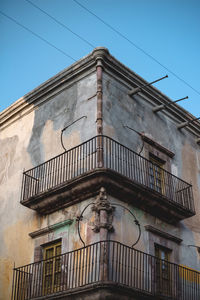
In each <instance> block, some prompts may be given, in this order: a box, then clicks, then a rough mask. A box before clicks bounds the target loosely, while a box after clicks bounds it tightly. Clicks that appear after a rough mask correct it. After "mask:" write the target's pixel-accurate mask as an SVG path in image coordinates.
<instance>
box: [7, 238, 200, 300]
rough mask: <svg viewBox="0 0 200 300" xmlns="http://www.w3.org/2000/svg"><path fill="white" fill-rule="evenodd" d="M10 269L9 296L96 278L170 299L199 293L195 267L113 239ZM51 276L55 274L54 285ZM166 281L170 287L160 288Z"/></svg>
mask: <svg viewBox="0 0 200 300" xmlns="http://www.w3.org/2000/svg"><path fill="white" fill-rule="evenodd" d="M56 266H57V267H56ZM163 266H164V269H163ZM162 270H163V271H162ZM13 272H14V273H13V290H12V300H17V299H18V300H19V299H20V300H25V299H26V300H28V299H34V298H37V297H40V296H45V295H50V294H54V293H56V292H62V291H66V290H71V289H73V288H77V287H81V286H85V285H88V284H94V283H97V282H98V283H100V282H111V283H117V284H123V285H125V286H128V287H130V288H133V289H135V290H137V291H142V292H146V293H149V294H150V295H156V294H157V293H158V294H159V295H160V296H162V295H163V296H170V297H172V298H170V299H177V296H178V295H179V296H180V295H181V296H182V298H181V299H188V295H189V294H190V295H193V297H192V298H191V297H190V298H191V299H193V300H198V299H199V294H200V291H199V285H200V272H199V271H196V270H192V269H190V268H188V267H185V266H181V265H178V264H175V263H171V262H169V261H167V260H162V259H160V258H158V257H156V256H153V255H150V254H147V253H145V252H143V251H140V250H137V249H135V248H132V247H130V246H127V245H124V244H122V243H121V242H118V241H114V240H104V241H99V242H95V243H93V244H90V245H87V246H86V247H82V248H79V249H75V250H72V251H69V252H66V253H64V254H61V255H57V256H53V257H50V258H48V259H45V260H41V261H40V262H36V263H32V264H29V265H26V266H22V267H18V268H14V269H13ZM162 272H164V273H162ZM166 272H167V273H166ZM166 274H167V277H166ZM163 275H164V277H163ZM56 276H58V277H56ZM59 276H60V277H59ZM53 278H54V279H53ZM55 278H58V281H57V282H56V285H55V281H54V280H55ZM59 278H60V279H59ZM166 279H167V281H166ZM166 284H167V286H168V287H170V290H166V289H164V287H166ZM161 288H163V290H160V289H161ZM188 293H189V294H188ZM160 299H162V298H160Z"/></svg>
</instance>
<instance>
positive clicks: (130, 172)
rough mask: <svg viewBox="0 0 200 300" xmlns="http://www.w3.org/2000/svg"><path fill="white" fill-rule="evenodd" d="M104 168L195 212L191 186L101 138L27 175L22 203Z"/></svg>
mask: <svg viewBox="0 0 200 300" xmlns="http://www.w3.org/2000/svg"><path fill="white" fill-rule="evenodd" d="M101 168H106V169H110V170H113V171H115V172H117V173H119V174H121V175H123V176H126V177H128V178H129V179H130V180H132V181H135V182H137V183H139V184H141V185H143V186H146V187H148V188H150V189H151V190H154V191H155V192H157V193H159V194H161V195H163V196H165V197H166V198H167V199H168V200H169V201H170V202H173V203H176V204H177V205H180V206H181V207H184V208H186V209H187V210H188V209H189V210H191V211H194V204H193V195H192V190H191V188H192V185H191V184H189V183H187V182H186V181H184V180H182V179H180V178H178V177H177V176H175V175H173V174H171V173H170V172H168V171H167V170H165V169H164V168H162V167H160V166H159V165H157V164H156V163H154V162H151V161H150V160H148V159H146V158H145V157H143V156H141V155H140V154H137V153H136V152H135V151H133V150H131V149H130V148H128V147H126V146H124V145H122V144H121V143H119V142H117V141H115V140H114V139H112V138H110V137H108V136H106V135H97V136H95V137H93V138H91V139H89V140H88V141H85V142H84V143H82V144H80V145H78V146H75V147H73V148H71V149H69V150H67V151H65V152H63V153H61V154H59V155H57V156H55V157H54V158H51V159H49V160H48V161H46V162H44V163H42V164H40V165H38V166H36V167H34V168H32V169H29V170H27V171H25V172H24V173H23V185H22V196H21V199H22V200H21V201H22V202H23V200H24V199H25V200H26V199H29V198H30V197H32V196H35V195H37V194H39V193H41V192H45V191H47V190H48V189H51V188H54V187H56V186H58V185H60V184H63V183H64V182H67V181H69V180H71V179H73V178H76V177H77V176H79V175H82V174H86V173H87V172H90V171H91V170H95V169H101ZM34 180H36V182H34ZM177 189H178V191H177ZM185 190H186V191H185Z"/></svg>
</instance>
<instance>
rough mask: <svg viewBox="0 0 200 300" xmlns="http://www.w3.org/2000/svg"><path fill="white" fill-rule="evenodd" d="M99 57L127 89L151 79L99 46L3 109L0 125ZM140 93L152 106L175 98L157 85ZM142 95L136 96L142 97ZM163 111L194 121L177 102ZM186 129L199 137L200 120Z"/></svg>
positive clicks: (29, 106)
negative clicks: (139, 73) (136, 71)
mask: <svg viewBox="0 0 200 300" xmlns="http://www.w3.org/2000/svg"><path fill="white" fill-rule="evenodd" d="M98 60H101V63H102V66H103V68H104V70H105V72H107V73H110V74H112V76H113V77H114V78H115V79H116V80H118V81H120V82H121V83H123V84H124V86H125V88H127V89H132V88H135V87H138V86H141V85H145V84H147V83H148V82H147V81H146V80H144V79H143V78H142V77H141V76H139V75H138V74H136V73H135V72H133V71H132V70H131V69H129V68H128V67H127V66H125V65H124V64H122V63H121V62H120V61H118V60H117V59H116V58H115V57H113V56H112V55H110V53H109V51H108V49H107V48H104V47H97V48H95V49H94V50H93V51H92V52H91V53H90V54H88V55H87V56H85V57H83V58H82V59H80V60H78V61H77V62H75V63H74V64H72V65H71V66H70V67H68V68H66V69H64V70H63V71H61V72H60V73H58V74H57V75H55V76H53V77H52V78H50V79H49V80H47V81H46V82H44V83H43V84H41V85H40V86H38V87H37V88H35V89H34V90H32V91H31V92H30V93H28V94H26V95H25V96H24V97H22V98H20V99H19V100H17V101H16V102H15V103H14V104H12V105H11V106H9V107H8V108H7V109H5V110H4V111H3V112H1V113H0V128H1V129H2V128H4V127H6V126H8V125H9V124H10V120H11V119H12V118H13V119H14V120H15V119H16V118H17V117H16V115H18V118H19V117H21V116H23V115H25V114H27V113H29V112H30V111H32V110H33V109H34V106H35V105H37V104H38V103H39V101H41V99H42V98H43V97H45V96H46V95H48V94H49V93H50V92H53V91H54V90H56V89H58V88H59V87H60V86H62V85H64V84H66V83H68V82H70V81H72V80H73V79H74V78H75V77H78V76H79V75H80V74H83V72H85V71H86V70H89V69H92V68H95V66H96V64H97V61H98ZM92 71H93V70H92ZM127 92H128V90H127ZM138 95H139V96H140V97H142V98H143V99H144V100H146V101H148V102H149V103H151V105H152V108H153V106H156V105H161V104H169V103H172V102H173V101H172V100H171V99H170V98H169V97H167V96H166V95H165V94H163V93H162V92H161V91H160V90H158V89H157V88H155V87H154V86H148V87H146V88H145V90H143V91H142V92H139V94H138ZM138 95H137V96H136V97H139V96H138ZM131 97H134V96H131ZM152 113H153V112H152ZM159 113H161V114H162V113H163V114H165V115H167V116H168V117H169V118H171V119H172V120H173V121H174V122H176V123H177V125H178V124H179V123H181V122H184V121H191V120H193V119H194V118H195V117H194V116H193V115H192V114H190V113H189V112H188V111H186V110H185V109H183V108H182V107H181V106H179V105H178V104H176V103H174V104H173V105H171V106H168V107H166V109H165V110H163V111H162V112H159ZM159 113H158V114H159ZM11 123H12V121H11ZM184 130H187V131H189V132H190V133H192V134H194V135H195V136H196V137H200V122H199V121H198V120H197V121H195V122H193V123H190V124H189V125H188V126H187V127H186V128H184V129H183V131H182V132H184Z"/></svg>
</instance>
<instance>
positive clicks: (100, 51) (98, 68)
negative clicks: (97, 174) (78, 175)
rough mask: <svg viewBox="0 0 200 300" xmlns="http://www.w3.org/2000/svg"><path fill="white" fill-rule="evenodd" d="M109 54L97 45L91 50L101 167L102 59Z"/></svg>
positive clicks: (100, 166) (100, 164)
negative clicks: (94, 75)
mask: <svg viewBox="0 0 200 300" xmlns="http://www.w3.org/2000/svg"><path fill="white" fill-rule="evenodd" d="M107 54H109V52H108V50H107V49H106V48H103V47H97V48H95V49H94V51H93V57H94V58H95V60H96V74H97V119H96V123H97V135H98V137H97V167H98V168H103V167H104V161H103V136H102V135H103V84H102V82H103V80H102V77H103V60H104V57H105V56H106V55H107Z"/></svg>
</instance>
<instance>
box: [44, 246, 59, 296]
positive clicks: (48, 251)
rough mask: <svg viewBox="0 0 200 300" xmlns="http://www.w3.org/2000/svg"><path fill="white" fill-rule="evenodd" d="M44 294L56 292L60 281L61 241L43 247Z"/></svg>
mask: <svg viewBox="0 0 200 300" xmlns="http://www.w3.org/2000/svg"><path fill="white" fill-rule="evenodd" d="M43 253H44V273H43V292H44V295H46V294H49V293H53V292H57V291H59V289H60V283H61V257H60V254H61V241H59V242H57V243H54V244H51V245H48V246H46V247H44V252H43Z"/></svg>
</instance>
